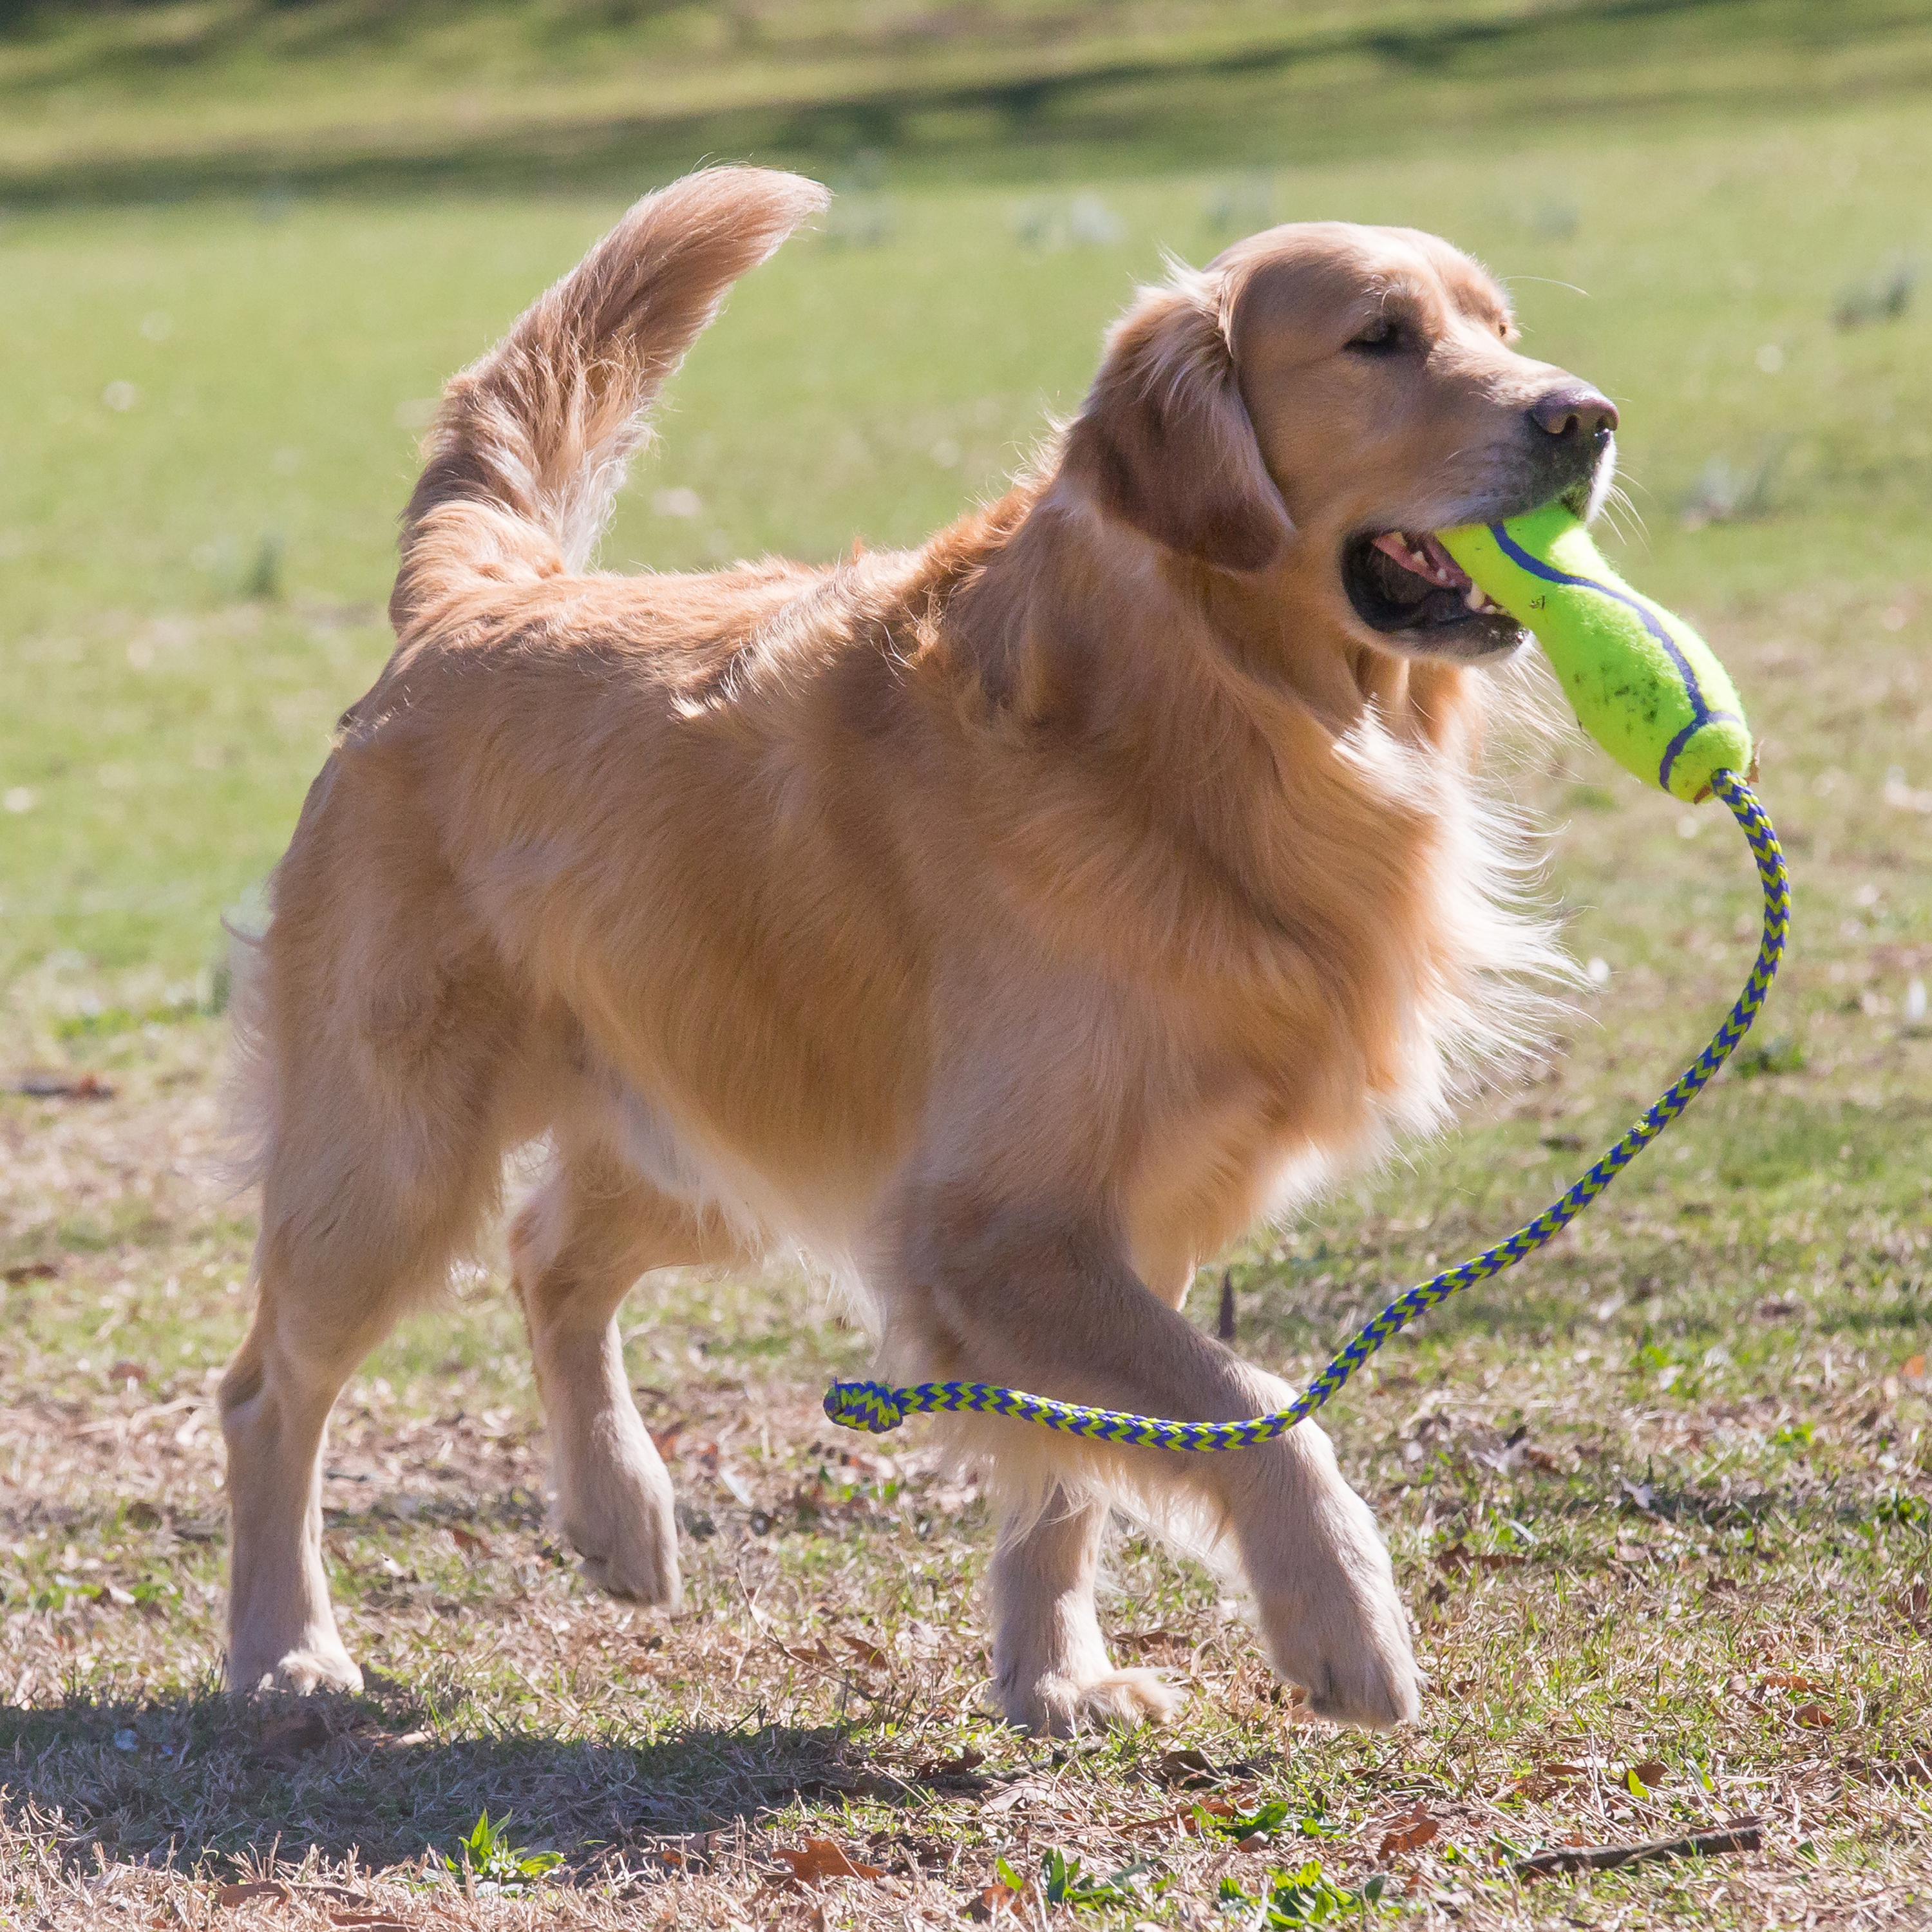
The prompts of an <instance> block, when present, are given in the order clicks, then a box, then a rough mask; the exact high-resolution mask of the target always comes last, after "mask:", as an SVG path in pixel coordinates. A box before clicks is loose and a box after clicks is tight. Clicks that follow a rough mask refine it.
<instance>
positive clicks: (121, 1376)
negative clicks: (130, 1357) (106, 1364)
mask: <svg viewBox="0 0 1932 1932" xmlns="http://www.w3.org/2000/svg"><path fill="white" fill-rule="evenodd" d="M107 1379H108V1380H109V1381H110V1382H145V1381H146V1380H147V1379H148V1365H147V1364H146V1363H145V1362H131V1361H118V1362H116V1363H115V1364H114V1366H113V1367H112V1368H111V1369H110V1370H108V1371H107Z"/></svg>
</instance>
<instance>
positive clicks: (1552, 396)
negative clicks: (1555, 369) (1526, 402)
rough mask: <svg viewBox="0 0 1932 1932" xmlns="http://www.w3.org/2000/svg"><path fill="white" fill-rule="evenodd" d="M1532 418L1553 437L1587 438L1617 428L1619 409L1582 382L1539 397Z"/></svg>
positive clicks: (1533, 406) (1530, 413)
mask: <svg viewBox="0 0 1932 1932" xmlns="http://www.w3.org/2000/svg"><path fill="white" fill-rule="evenodd" d="M1529 419H1530V421H1531V422H1533V423H1534V424H1535V425H1536V426H1537V428H1538V429H1540V430H1544V431H1547V432H1548V433H1549V434H1550V435H1552V436H1570V435H1573V434H1574V435H1575V436H1577V437H1581V438H1585V439H1587V438H1589V437H1593V436H1595V434H1597V432H1598V431H1599V430H1601V429H1615V428H1616V426H1617V406H1616V404H1615V403H1613V402H1612V401H1610V398H1609V397H1608V396H1602V395H1598V393H1597V392H1596V391H1595V389H1591V388H1589V386H1587V385H1586V384H1584V383H1578V384H1577V385H1576V386H1574V387H1573V388H1571V389H1552V390H1551V391H1550V393H1549V395H1547V396H1542V397H1539V398H1538V400H1537V401H1535V403H1533V404H1531V406H1530V411H1529Z"/></svg>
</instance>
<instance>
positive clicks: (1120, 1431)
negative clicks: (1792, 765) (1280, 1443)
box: [825, 771, 1791, 1454]
mask: <svg viewBox="0 0 1932 1932" xmlns="http://www.w3.org/2000/svg"><path fill="white" fill-rule="evenodd" d="M1711 789H1712V790H1713V791H1714V792H1715V793H1717V795H1718V797H1720V798H1721V799H1723V800H1724V802H1725V803H1726V804H1727V805H1729V806H1730V808H1731V811H1732V814H1733V816H1734V817H1736V820H1737V821H1738V823H1739V825H1740V826H1742V828H1743V829H1744V835H1745V838H1747V839H1748V840H1749V841H1750V843H1751V856H1753V858H1754V859H1756V860H1757V873H1758V880H1759V882H1760V884H1761V885H1762V886H1763V888H1764V932H1763V938H1762V939H1761V940H1760V942H1759V945H1758V952H1757V960H1756V962H1754V965H1752V968H1751V977H1750V978H1749V979H1748V980H1747V981H1746V982H1745V989H1744V991H1743V992H1741V993H1740V994H1739V995H1738V997H1737V998H1736V1001H1735V1002H1734V1003H1733V1005H1732V1007H1731V1010H1730V1012H1729V1013H1727V1014H1726V1015H1725V1016H1724V1024H1723V1025H1721V1027H1719V1028H1718V1031H1717V1033H1716V1035H1715V1037H1713V1039H1712V1042H1711V1043H1710V1045H1709V1046H1707V1047H1706V1048H1705V1049H1704V1051H1703V1052H1702V1053H1700V1055H1698V1056H1697V1058H1696V1059H1695V1060H1694V1061H1692V1062H1691V1064H1690V1065H1689V1066H1688V1067H1686V1068H1685V1070H1684V1071H1683V1072H1682V1073H1681V1074H1679V1076H1678V1077H1677V1079H1676V1080H1675V1081H1673V1082H1672V1083H1671V1085H1670V1087H1669V1088H1667V1090H1666V1091H1665V1092H1664V1095H1663V1096H1662V1097H1661V1099H1660V1100H1658V1101H1657V1103H1655V1106H1652V1108H1651V1109H1650V1110H1649V1112H1648V1113H1646V1115H1644V1117H1643V1119H1642V1120H1640V1121H1638V1122H1637V1124H1636V1125H1635V1126H1634V1127H1631V1129H1630V1130H1629V1131H1628V1133H1625V1136H1623V1138H1622V1139H1621V1140H1619V1142H1617V1144H1616V1146H1614V1147H1613V1148H1611V1149H1610V1151H1609V1152H1608V1153H1607V1154H1605V1155H1604V1157H1603V1159H1602V1160H1600V1161H1598V1163H1597V1164H1596V1166H1595V1167H1593V1168H1592V1169H1590V1171H1589V1173H1588V1174H1586V1175H1584V1176H1583V1178H1582V1179H1581V1180H1580V1181H1577V1184H1575V1185H1574V1187H1571V1189H1570V1190H1569V1192H1568V1193H1566V1194H1565V1195H1564V1196H1562V1199H1559V1200H1557V1201H1554V1202H1552V1203H1551V1204H1550V1206H1548V1207H1547V1208H1545V1209H1544V1211H1543V1212H1542V1213H1541V1214H1539V1215H1538V1216H1537V1217H1536V1218H1535V1220H1532V1221H1527V1222H1526V1223H1524V1224H1523V1226H1521V1227H1520V1228H1519V1229H1517V1231H1516V1232H1515V1233H1514V1234H1513V1235H1511V1236H1510V1237H1509V1238H1508V1240H1507V1241H1499V1242H1498V1243H1497V1244H1496V1246H1495V1247H1493V1248H1490V1249H1487V1250H1485V1251H1484V1253H1481V1254H1480V1255H1478V1256H1476V1257H1475V1259H1473V1260H1471V1261H1466V1262H1461V1263H1460V1264H1458V1265H1457V1266H1456V1267H1454V1268H1445V1269H1444V1270H1443V1271H1442V1273H1441V1274H1437V1275H1432V1276H1431V1277H1430V1279H1429V1280H1427V1281H1424V1282H1418V1283H1417V1284H1416V1286H1415V1287H1413V1288H1411V1289H1405V1290H1404V1291H1403V1293H1401V1294H1400V1295H1397V1297H1396V1298H1395V1299H1394V1301H1392V1302H1391V1303H1390V1304H1389V1305H1388V1307H1386V1308H1385V1309H1384V1310H1382V1313H1380V1314H1379V1315H1378V1316H1376V1319H1374V1320H1373V1322H1370V1323H1369V1324H1368V1325H1367V1327H1366V1328H1364V1329H1363V1330H1362V1331H1361V1333H1360V1334H1358V1335H1357V1336H1356V1337H1355V1339H1354V1340H1352V1342H1350V1343H1349V1345H1348V1346H1347V1347H1346V1349H1343V1351H1342V1352H1341V1353H1340V1355H1337V1357H1336V1358H1335V1359H1334V1361H1332V1362H1331V1363H1330V1364H1328V1367H1326V1368H1325V1369H1324V1370H1322V1373H1320V1374H1319V1376H1316V1378H1315V1379H1314V1380H1313V1382H1310V1384H1309V1385H1308V1387H1307V1389H1306V1390H1305V1391H1304V1392H1303V1393H1302V1394H1301V1396H1300V1397H1298V1399H1297V1400H1295V1402H1294V1403H1291V1404H1290V1405H1289V1407H1287V1408H1286V1409H1277V1411H1276V1412H1274V1414H1273V1415H1256V1416H1250V1417H1249V1418H1247V1420H1246V1421H1241V1422H1170V1421H1166V1419H1164V1418H1162V1417H1160V1416H1155V1415H1130V1414H1129V1413H1127V1412H1125V1411H1124V1410H1121V1409H1088V1408H1087V1407H1085V1406H1083V1405H1082V1404H1080V1403H1069V1402H1056V1401H1054V1400H1052V1398H1051V1397H1046V1396H1041V1395H1028V1394H1026V1393H1025V1391H1022V1390H1019V1389H1012V1388H1002V1387H1001V1386H1000V1385H998V1384H997V1383H993V1382H921V1383H919V1385H917V1386H916V1387H915V1388H901V1389H895V1388H888V1387H887V1386H886V1385H885V1384H884V1383H883V1382H834V1383H833V1384H832V1388H831V1389H830V1391H829V1392H828V1393H827V1394H826V1398H825V1412H826V1415H829V1417H830V1418H832V1421H834V1422H836V1423H840V1424H843V1425H844V1427H846V1428H847V1429H863V1430H869V1431H870V1432H871V1433H872V1434H873V1435H874V1436H883V1435H884V1434H886V1432H887V1431H888V1430H894V1429H896V1428H897V1427H898V1426H899V1424H901V1422H903V1421H904V1420H905V1418H907V1416H908V1415H929V1414H931V1413H932V1412H935V1411H943V1412H947V1413H951V1414H956V1413H958V1412H960V1411H962V1410H964V1411H967V1412H971V1413H973V1414H976V1415H988V1414H991V1415H1008V1416H1013V1417H1016V1418H1019V1419H1020V1420H1022V1421H1028V1422H1037V1423H1039V1424H1041V1425H1042V1426H1043V1427H1046V1428H1048V1429H1057V1430H1062V1431H1064V1433H1067V1434H1069V1435H1073V1436H1085V1437H1087V1438H1088V1439H1090V1440H1091V1441H1095V1442H1119V1443H1138V1444H1146V1445H1149V1446H1151V1447H1153V1448H1162V1449H1186V1450H1193V1451H1198V1452H1201V1453H1203V1454H1207V1453H1211V1452H1214V1451H1220V1450H1224V1449H1241V1448H1247V1447H1248V1446H1249V1445H1251V1444H1253V1443H1257V1442H1271V1441H1273V1440H1274V1439H1275V1438H1276V1437H1277V1436H1286V1434H1287V1433H1288V1432H1289V1430H1291V1429H1292V1428H1293V1427H1295V1424H1297V1423H1298V1422H1300V1421H1302V1420H1303V1419H1304V1418H1305V1417H1307V1416H1310V1415H1313V1414H1314V1413H1315V1412H1316V1410H1317V1409H1319V1408H1320V1407H1321V1406H1322V1404H1323V1403H1325V1402H1326V1401H1327V1400H1328V1399H1329V1397H1331V1396H1332V1395H1334V1394H1335V1393H1336V1392H1337V1391H1338V1390H1339V1389H1340V1388H1341V1387H1342V1386H1343V1384H1344V1383H1346V1382H1347V1381H1348V1379H1349V1377H1350V1376H1352V1375H1353V1374H1354V1373H1355V1371H1356V1370H1358V1369H1359V1368H1360V1367H1361V1366H1362V1364H1364V1362H1366V1361H1367V1360H1368V1359H1369V1358H1370V1356H1371V1355H1373V1354H1374V1353H1375V1352H1376V1350H1377V1349H1379V1348H1380V1347H1381V1346H1382V1344H1383V1343H1385V1342H1386V1341H1388V1340H1389V1338H1390V1337H1391V1336H1394V1335H1399V1334H1400V1333H1401V1332H1402V1331H1403V1329H1405V1328H1407V1327H1408V1326H1409V1324H1410V1323H1411V1322H1413V1321H1414V1320H1415V1319H1416V1317H1417V1316H1419V1315H1422V1314H1424V1313H1427V1311H1428V1310H1430V1309H1432V1308H1439V1307H1441V1306H1442V1304H1443V1303H1444V1302H1445V1301H1448V1299H1449V1298H1450V1297H1451V1295H1460V1293H1461V1292H1463V1289H1466V1288H1473V1287H1475V1285H1476V1284H1477V1283H1478V1282H1481V1281H1487V1280H1490V1279H1491V1278H1492V1277H1493V1276H1496V1275H1499V1274H1502V1272H1503V1271H1504V1270H1505V1268H1514V1266H1515V1265H1517V1262H1520V1261H1522V1260H1523V1259H1526V1257H1527V1256H1530V1255H1533V1254H1535V1253H1536V1251H1537V1250H1538V1249H1539V1248H1541V1247H1544V1246H1545V1245H1546V1244H1547V1243H1549V1242H1550V1241H1553V1240H1554V1239H1555V1238H1556V1236H1557V1235H1560V1234H1561V1233H1562V1232H1563V1230H1564V1229H1565V1228H1567V1227H1568V1226H1569V1225H1570V1223H1571V1222H1572V1221H1574V1220H1575V1219H1576V1218H1577V1216H1578V1215H1579V1214H1581V1213H1582V1212H1583V1210H1584V1209H1585V1208H1587V1207H1589V1205H1590V1204H1591V1202H1593V1201H1594V1200H1595V1199H1596V1198H1597V1197H1598V1195H1600V1194H1601V1193H1603V1191H1604V1189H1605V1188H1607V1187H1609V1186H1610V1183H1611V1182H1612V1181H1614V1180H1616V1178H1617V1176H1618V1175H1619V1174H1621V1173H1622V1172H1623V1171H1624V1169H1625V1168H1626V1167H1628V1166H1629V1165H1630V1164H1631V1162H1632V1161H1633V1160H1635V1159H1636V1158H1637V1156H1638V1155H1639V1154H1641V1153H1642V1152H1643V1151H1644V1149H1645V1148H1647V1147H1648V1146H1649V1145H1650V1143H1651V1142H1652V1141H1654V1140H1655V1139H1656V1138H1657V1137H1658V1135H1659V1134H1661V1133H1663V1131H1664V1129H1665V1128H1666V1127H1668V1126H1669V1125H1670V1123H1671V1122H1672V1121H1674V1120H1675V1119H1676V1118H1677V1116H1678V1115H1679V1114H1681V1113H1682V1112H1683V1111H1684V1109H1685V1108H1686V1107H1688V1106H1689V1105H1690V1104H1691V1102H1692V1101H1693V1100H1695V1099H1696V1098H1697V1096H1698V1095H1699V1094H1701V1093H1702V1092H1703V1090H1704V1088H1705V1087H1706V1085H1708V1084H1709V1081H1710V1079H1711V1076H1712V1075H1713V1074H1715V1073H1716V1072H1717V1070H1718V1068H1719V1067H1721V1066H1723V1065H1724V1062H1725V1061H1727V1060H1728V1059H1729V1058H1730V1057H1731V1054H1732V1052H1733V1050H1734V1049H1736V1046H1737V1044H1738V1043H1739V1041H1740V1040H1742V1039H1743V1038H1744V1037H1745V1034H1746V1033H1748V1031H1750V1029H1751V1022H1752V1021H1754V1019H1757V1016H1758V1013H1759V1010H1760V1008H1761V1007H1763V1004H1764V1003H1765V1001H1766V998H1767V997H1768V996H1769V993H1770V992H1771V984H1772V980H1774V979H1775V978H1776V977H1777V975H1778V962H1779V961H1780V960H1781V959H1783V958H1784V943H1785V939H1786V937H1787V934H1788V933H1789V932H1790V923H1791V886H1790V880H1789V878H1788V877H1787V874H1786V872H1785V868H1784V853H1783V851H1782V850H1781V849H1780V847H1779V846H1778V834H1777V833H1776V832H1774V831H1773V830H1772V826H1771V820H1769V818H1767V817H1766V816H1765V814H1764V808H1763V806H1762V805H1760V804H1759V803H1758V802H1757V795H1756V794H1755V793H1754V792H1753V791H1752V790H1751V787H1750V786H1749V785H1748V784H1746V783H1745V781H1744V780H1743V779H1742V778H1739V776H1738V775H1737V774H1736V772H1726V771H1721V772H1713V773H1712V775H1711Z"/></svg>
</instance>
